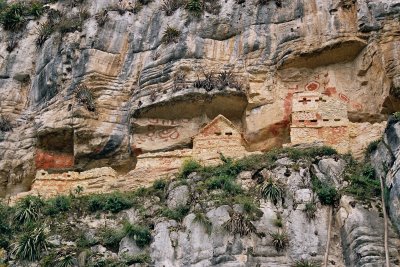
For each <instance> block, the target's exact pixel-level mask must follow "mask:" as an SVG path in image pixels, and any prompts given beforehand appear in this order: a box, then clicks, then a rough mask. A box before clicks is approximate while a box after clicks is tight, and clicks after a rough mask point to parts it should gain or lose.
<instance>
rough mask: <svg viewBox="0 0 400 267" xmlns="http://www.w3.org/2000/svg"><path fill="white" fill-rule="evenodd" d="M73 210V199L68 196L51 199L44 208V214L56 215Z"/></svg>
mask: <svg viewBox="0 0 400 267" xmlns="http://www.w3.org/2000/svg"><path fill="white" fill-rule="evenodd" d="M70 208H71V198H70V197H67V196H57V197H55V198H52V199H49V200H48V201H47V202H46V203H45V206H44V211H43V213H44V214H46V215H56V214H59V213H61V212H66V211H68V210H70Z"/></svg>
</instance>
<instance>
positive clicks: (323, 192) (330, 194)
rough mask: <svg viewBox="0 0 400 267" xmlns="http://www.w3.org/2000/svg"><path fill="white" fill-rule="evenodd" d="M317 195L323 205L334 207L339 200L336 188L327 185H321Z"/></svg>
mask: <svg viewBox="0 0 400 267" xmlns="http://www.w3.org/2000/svg"><path fill="white" fill-rule="evenodd" d="M316 193H317V195H318V198H319V201H321V204H322V205H333V204H335V202H336V201H337V200H338V198H339V194H338V191H337V190H336V188H335V187H333V186H331V185H328V184H326V183H323V184H321V187H319V188H318V189H317V192H316Z"/></svg>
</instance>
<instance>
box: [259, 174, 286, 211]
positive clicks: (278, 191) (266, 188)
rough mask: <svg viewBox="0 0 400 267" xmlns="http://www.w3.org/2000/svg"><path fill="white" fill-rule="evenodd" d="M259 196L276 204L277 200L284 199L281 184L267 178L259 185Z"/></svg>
mask: <svg viewBox="0 0 400 267" xmlns="http://www.w3.org/2000/svg"><path fill="white" fill-rule="evenodd" d="M261 196H262V197H263V198H265V199H267V200H270V201H271V202H272V203H274V205H277V204H278V201H283V199H284V190H283V186H282V185H281V184H279V183H278V182H276V181H274V180H273V179H272V178H269V179H268V180H267V181H266V182H265V184H264V185H263V186H262V187H261Z"/></svg>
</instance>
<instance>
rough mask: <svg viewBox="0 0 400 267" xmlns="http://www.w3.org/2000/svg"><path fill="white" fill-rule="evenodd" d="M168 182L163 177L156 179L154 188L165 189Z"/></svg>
mask: <svg viewBox="0 0 400 267" xmlns="http://www.w3.org/2000/svg"><path fill="white" fill-rule="evenodd" d="M167 185H168V182H167V181H165V180H163V179H158V180H155V181H154V183H153V189H155V190H161V191H162V190H165V188H167Z"/></svg>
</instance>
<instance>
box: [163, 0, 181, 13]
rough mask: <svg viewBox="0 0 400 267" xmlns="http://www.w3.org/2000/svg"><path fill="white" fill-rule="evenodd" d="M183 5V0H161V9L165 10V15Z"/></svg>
mask: <svg viewBox="0 0 400 267" xmlns="http://www.w3.org/2000/svg"><path fill="white" fill-rule="evenodd" d="M183 5H184V3H183V0H163V3H162V5H161V9H162V10H163V11H164V12H165V15H167V16H171V15H172V14H174V12H175V11H176V10H178V9H179V8H180V7H181V6H183Z"/></svg>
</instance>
